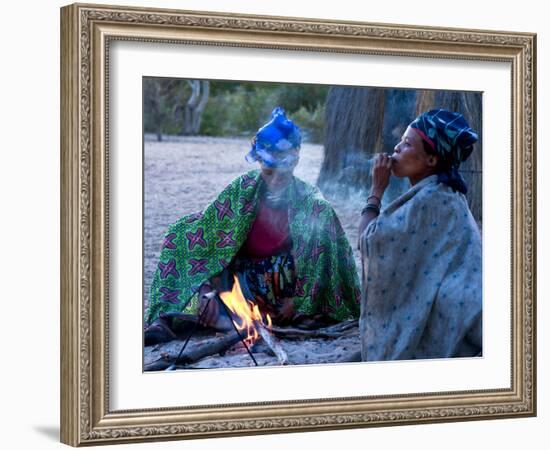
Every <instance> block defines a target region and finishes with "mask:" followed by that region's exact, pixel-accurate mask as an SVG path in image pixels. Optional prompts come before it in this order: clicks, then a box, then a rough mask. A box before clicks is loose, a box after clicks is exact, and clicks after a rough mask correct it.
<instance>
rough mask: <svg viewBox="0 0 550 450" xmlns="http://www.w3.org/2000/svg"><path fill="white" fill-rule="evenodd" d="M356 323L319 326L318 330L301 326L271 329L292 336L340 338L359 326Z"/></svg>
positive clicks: (281, 334) (274, 332)
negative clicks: (304, 328)
mask: <svg viewBox="0 0 550 450" xmlns="http://www.w3.org/2000/svg"><path fill="white" fill-rule="evenodd" d="M354 322H355V323H348V324H346V325H345V326H340V327H336V326H332V327H326V328H319V329H317V330H303V329H301V328H286V327H275V326H274V327H272V328H271V331H272V332H273V334H276V335H277V336H280V337H284V338H287V339H290V338H315V337H317V338H338V337H340V336H342V335H343V334H346V333H347V332H350V331H352V330H353V328H355V326H357V321H354Z"/></svg>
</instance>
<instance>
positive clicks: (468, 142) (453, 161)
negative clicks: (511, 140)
mask: <svg viewBox="0 0 550 450" xmlns="http://www.w3.org/2000/svg"><path fill="white" fill-rule="evenodd" d="M410 127H411V128H414V129H415V130H416V131H417V132H418V134H419V135H420V136H421V137H422V139H423V140H424V142H425V143H426V144H427V145H428V147H430V148H431V150H432V152H433V153H434V154H436V155H437V156H439V166H438V167H439V171H438V179H439V182H441V183H445V184H447V185H449V186H450V187H452V188H453V189H454V190H457V191H459V192H462V193H463V194H466V192H467V191H468V188H467V187H466V183H465V182H464V179H463V178H462V176H461V175H460V173H459V172H458V168H459V167H460V163H462V162H464V161H466V159H468V157H469V156H470V154H471V153H472V151H473V145H474V143H475V142H477V140H478V136H477V133H476V132H475V131H474V130H472V129H471V128H470V125H468V122H467V121H466V119H465V118H464V116H462V114H459V113H456V112H453V111H448V110H446V109H432V110H431V111H428V112H425V113H423V114H420V115H419V116H418V117H417V118H416V119H415V120H414V121H413V122H412V123H411V124H410Z"/></svg>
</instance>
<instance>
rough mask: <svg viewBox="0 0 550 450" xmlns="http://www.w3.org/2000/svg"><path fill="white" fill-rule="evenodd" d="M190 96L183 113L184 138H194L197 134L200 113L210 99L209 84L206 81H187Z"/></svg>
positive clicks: (199, 124)
mask: <svg viewBox="0 0 550 450" xmlns="http://www.w3.org/2000/svg"><path fill="white" fill-rule="evenodd" d="M188 84H189V86H190V87H191V96H190V97H189V99H188V100H187V102H186V104H185V107H184V112H183V132H182V134H183V135H184V136H196V135H197V134H199V131H200V126H201V118H202V113H203V112H204V108H206V104H207V103H208V98H209V97H210V82H209V81H207V80H189V81H188Z"/></svg>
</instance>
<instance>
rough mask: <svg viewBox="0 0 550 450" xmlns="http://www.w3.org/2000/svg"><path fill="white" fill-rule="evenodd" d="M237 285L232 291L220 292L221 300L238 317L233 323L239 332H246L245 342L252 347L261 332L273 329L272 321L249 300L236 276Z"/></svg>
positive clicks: (234, 285) (235, 284)
mask: <svg viewBox="0 0 550 450" xmlns="http://www.w3.org/2000/svg"><path fill="white" fill-rule="evenodd" d="M234 279H235V283H234V284H233V289H232V290H231V291H225V292H220V294H219V295H220V298H221V299H222V301H223V302H224V303H225V304H226V306H227V307H228V308H229V310H230V311H231V312H232V313H233V314H234V315H235V316H236V319H235V320H233V323H234V324H235V326H236V327H237V329H238V330H239V331H246V333H247V335H246V338H245V339H244V342H245V343H246V345H247V346H249V347H250V346H252V345H253V344H254V343H255V342H256V341H257V340H258V339H259V337H260V332H261V330H263V329H265V328H267V329H268V330H270V329H271V325H272V321H271V317H269V314H265V318H264V317H263V316H262V313H261V312H260V309H259V308H258V305H256V304H254V303H253V302H251V301H249V300H247V299H246V298H245V297H244V295H243V292H242V289H241V285H240V284H239V279H238V278H237V277H236V276H234Z"/></svg>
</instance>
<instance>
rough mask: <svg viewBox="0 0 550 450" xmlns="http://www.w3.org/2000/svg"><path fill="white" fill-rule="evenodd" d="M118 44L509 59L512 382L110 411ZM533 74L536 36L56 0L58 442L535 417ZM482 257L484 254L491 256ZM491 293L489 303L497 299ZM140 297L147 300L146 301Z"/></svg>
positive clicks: (138, 305)
mask: <svg viewBox="0 0 550 450" xmlns="http://www.w3.org/2000/svg"><path fill="white" fill-rule="evenodd" d="M117 41H134V42H138V43H139V42H143V43H156V44H159V45H183V46H193V45H206V46H212V47H233V48H251V49H256V50H259V51H262V50H266V51H267V50H278V51H286V52H294V53H295V54H297V55H299V54H300V52H313V53H316V54H325V53H327V54H342V55H344V54H348V55H349V54H353V55H358V56H361V55H381V56H386V57H394V58H402V57H407V58H413V59H418V60H419V61H425V60H427V59H430V60H432V59H433V60H449V61H457V60H459V61H469V63H470V64H473V65H475V64H476V62H478V63H481V62H491V61H492V62H500V63H506V64H509V67H510V70H511V73H510V79H511V85H510V87H509V89H510V90H509V91H508V92H506V93H505V94H506V95H509V96H510V98H511V117H510V121H509V124H510V143H511V148H510V149H509V154H510V157H511V173H510V180H511V182H510V185H509V186H507V187H508V189H509V193H510V198H511V202H510V203H511V204H510V205H509V206H510V217H511V223H510V224H509V234H508V235H509V238H510V242H511V244H510V245H511V257H510V261H511V267H510V278H511V286H510V292H511V295H510V298H509V299H506V301H507V302H508V303H507V304H508V305H509V310H510V315H509V317H510V321H509V323H507V324H506V325H507V326H508V325H509V330H510V341H511V342H510V352H509V353H510V354H509V366H508V370H509V373H507V374H506V375H509V379H510V384H509V386H505V387H502V386H500V385H499V386H495V387H494V388H486V389H467V390H463V389H462V390H448V391H440V390H433V391H428V392H421V393H419V392H407V393H396V394H383V395H360V394H358V395H357V396H350V397H336V398H334V397H330V398H307V399H302V398H300V399H298V398H294V399H293V398H285V400H281V401H272V400H269V401H268V400H267V399H266V400H263V399H261V398H260V399H259V401H258V402H248V403H239V402H234V403H224V404H206V405H196V404H189V405H179V406H177V407H173V406H165V405H157V406H155V407H154V408H151V407H143V408H137V409H115V408H113V405H112V403H111V400H112V395H113V391H112V389H113V387H112V386H111V385H110V378H111V372H110V370H111V369H112V367H111V366H112V355H111V354H110V339H111V334H110V331H112V330H111V329H110V327H111V326H112V322H111V321H110V314H109V311H110V303H109V301H110V297H109V287H110V283H111V282H112V279H111V278H110V273H111V272H110V266H109V261H110V258H111V257H112V254H111V251H112V247H111V246H110V240H109V226H110V222H109V217H110V214H112V211H110V207H111V206H110V203H109V190H110V185H111V183H112V182H113V180H112V178H111V177H112V176H113V174H112V173H111V172H110V170H109V169H110V165H109V163H110V156H111V154H110V151H109V150H110V147H109V137H110V133H111V132H112V130H110V122H109V118H110V115H109V114H110V111H109V104H110V103H109V99H110V95H111V94H112V92H110V89H111V85H110V79H109V71H110V67H111V64H112V63H113V61H112V60H111V59H110V49H111V46H112V45H113V43H115V42H117ZM535 71H536V36H535V35H534V34H530V33H509V32H496V31H483V30H463V29H443V28H428V27H417V26H408V25H407V26H405V25H384V24H371V23H358V22H349V23H340V22H331V21H326V20H322V21H320V20H315V19H295V18H282V17H260V16H247V15H237V14H218V13H201V12H191V11H172V10H156V9H143V8H129V7H114V6H113V7H111V6H98V5H85V4H74V5H70V6H67V7H64V8H62V9H61V237H62V239H61V242H62V244H61V440H62V442H64V443H66V444H70V445H73V446H80V445H97V444H110V443H123V442H138V441H151V440H167V439H194V438H199V437H200V438H204V437H216V436H232V435H245V434H261V433H279V432H300V431H315V430H327V429H343V428H354V427H368V426H382V425H399V424H421V423H428V422H445V421H457V420H478V419H496V418H505V417H529V416H533V415H535V414H536V335H535V332H536V329H535V324H536V316H535V314H536V305H535V298H536V293H535V287H536V279H535V276H536V267H535V265H536V262H535V261H536V251H535V248H536V211H535V204H536V186H535V180H536V158H535V146H536V135H535V129H536V110H535V106H536V105H535V97H536V96H535V88H536V72H535ZM221 76H223V74H221ZM141 131H142V130H137V132H139V133H141ZM507 132H508V131H507ZM136 151H139V152H140V151H141V149H136ZM501 151H502V152H504V151H505V150H503V149H501ZM496 164H498V162H496ZM136 245H139V243H136ZM485 258H487V259H488V260H489V261H490V258H491V255H485ZM484 295H485V297H486V298H485V301H487V297H488V298H489V299H490V298H491V297H490V295H491V294H490V293H488V292H485V293H484ZM135 304H136V308H138V309H139V308H141V302H140V299H136V301H135ZM137 345H139V343H138V344H137ZM159 376H170V375H169V374H160V375H159ZM161 382H162V381H160V380H159V383H161ZM183 388H184V386H182V389H183Z"/></svg>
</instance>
